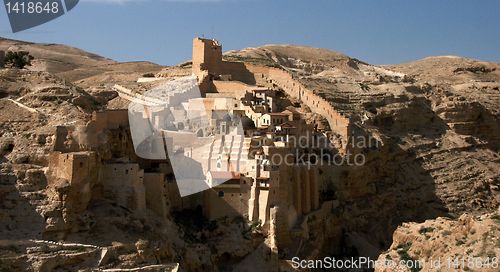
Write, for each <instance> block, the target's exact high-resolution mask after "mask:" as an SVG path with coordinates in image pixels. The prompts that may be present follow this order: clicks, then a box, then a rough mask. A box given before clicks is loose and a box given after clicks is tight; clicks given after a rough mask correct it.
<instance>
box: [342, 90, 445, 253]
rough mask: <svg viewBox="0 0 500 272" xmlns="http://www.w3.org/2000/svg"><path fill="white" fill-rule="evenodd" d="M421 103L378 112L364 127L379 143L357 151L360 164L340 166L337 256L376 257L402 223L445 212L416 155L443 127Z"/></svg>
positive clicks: (431, 145)
mask: <svg viewBox="0 0 500 272" xmlns="http://www.w3.org/2000/svg"><path fill="white" fill-rule="evenodd" d="M422 103H424V104H422ZM427 103H428V101H422V100H420V101H412V102H411V103H410V105H409V107H406V108H403V109H401V111H399V112H396V113H394V112H391V114H387V115H384V114H379V115H378V116H377V119H375V120H373V123H372V124H369V125H368V126H370V125H372V128H374V129H375V130H378V131H379V132H381V133H382V135H384V136H385V137H386V139H385V140H384V145H383V146H381V147H379V148H365V149H363V150H360V151H359V152H362V153H363V154H364V155H365V157H366V164H365V165H363V166H352V167H344V168H342V169H341V170H340V171H341V173H342V174H341V175H340V176H341V181H340V182H339V184H341V185H340V186H339V188H337V190H338V191H339V193H338V195H339V199H340V201H341V205H343V206H344V212H343V214H344V215H343V222H342V225H343V233H344V235H343V237H342V248H343V251H342V252H341V253H340V255H341V257H350V256H365V257H371V258H375V259H376V258H377V257H378V256H379V255H380V254H381V253H382V252H383V251H384V250H386V249H388V248H389V247H390V246H391V244H392V236H393V233H394V231H395V230H396V228H397V227H398V226H400V225H401V224H402V223H404V222H423V221H425V220H428V219H434V218H437V217H450V214H449V213H448V209H447V208H446V205H445V203H443V201H442V200H441V199H440V198H439V197H438V195H437V193H436V184H435V180H434V178H433V177H432V176H431V175H430V173H429V171H428V170H426V169H425V167H424V159H423V158H422V157H421V155H419V154H422V153H425V152H426V151H429V150H432V149H433V148H435V147H436V144H437V142H438V141H439V140H440V139H441V138H442V136H443V135H444V134H445V133H446V130H447V129H448V126H447V124H446V123H445V122H444V121H443V120H442V119H440V118H439V117H438V116H437V115H436V114H435V113H434V112H433V111H432V110H431V109H430V107H428V105H427ZM364 133H365V135H364V136H367V132H365V131H364ZM342 184H343V185H342ZM342 202H343V203H342Z"/></svg>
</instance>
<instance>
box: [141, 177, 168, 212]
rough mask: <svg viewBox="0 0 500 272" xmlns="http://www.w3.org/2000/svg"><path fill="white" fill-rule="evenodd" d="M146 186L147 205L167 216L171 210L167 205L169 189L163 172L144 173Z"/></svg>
mask: <svg viewBox="0 0 500 272" xmlns="http://www.w3.org/2000/svg"><path fill="white" fill-rule="evenodd" d="M143 182H144V188H145V197H146V207H147V208H148V209H150V210H152V211H153V212H155V213H156V214H157V215H158V216H160V217H163V218H166V217H167V215H168V212H169V209H168V207H167V197H168V196H167V190H166V188H165V185H166V184H165V175H164V174H163V173H144V180H143Z"/></svg>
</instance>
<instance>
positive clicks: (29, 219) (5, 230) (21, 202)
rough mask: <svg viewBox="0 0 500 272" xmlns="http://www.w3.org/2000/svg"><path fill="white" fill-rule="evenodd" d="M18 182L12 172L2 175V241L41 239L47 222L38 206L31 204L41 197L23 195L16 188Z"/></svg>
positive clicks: (35, 193) (32, 193) (0, 177)
mask: <svg viewBox="0 0 500 272" xmlns="http://www.w3.org/2000/svg"><path fill="white" fill-rule="evenodd" d="M9 171H12V170H11V169H10V170H9ZM17 180H18V177H17V176H16V175H15V174H14V173H12V172H11V173H5V172H3V171H2V173H0V199H1V202H0V240H28V239H41V238H42V235H43V232H44V230H45V220H44V218H43V217H42V216H41V215H40V214H39V213H38V212H37V211H36V207H37V206H38V205H37V204H33V203H31V202H30V200H31V201H37V198H38V197H39V195H38V193H37V192H25V193H24V194H25V195H23V192H21V191H20V187H19V186H16V185H17V184H18V181H17ZM21 185H22V184H21ZM41 186H42V185H41Z"/></svg>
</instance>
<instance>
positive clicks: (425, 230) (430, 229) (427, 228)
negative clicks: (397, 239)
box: [418, 227, 434, 234]
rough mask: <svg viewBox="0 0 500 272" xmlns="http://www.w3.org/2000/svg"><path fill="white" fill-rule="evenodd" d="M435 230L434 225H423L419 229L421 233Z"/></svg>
mask: <svg viewBox="0 0 500 272" xmlns="http://www.w3.org/2000/svg"><path fill="white" fill-rule="evenodd" d="M433 231H434V228H433V227H422V228H420V230H419V231H418V233H420V234H426V233H428V232H433Z"/></svg>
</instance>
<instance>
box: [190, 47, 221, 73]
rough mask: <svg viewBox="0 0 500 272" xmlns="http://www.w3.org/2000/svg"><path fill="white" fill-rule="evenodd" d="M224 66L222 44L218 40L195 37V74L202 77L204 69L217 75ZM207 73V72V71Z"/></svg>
mask: <svg viewBox="0 0 500 272" xmlns="http://www.w3.org/2000/svg"><path fill="white" fill-rule="evenodd" d="M221 66H222V46H221V45H220V43H219V42H218V41H216V40H210V39H203V38H194V40H193V74H194V75H196V76H197V77H198V79H201V78H202V77H203V76H204V73H203V72H204V71H206V72H208V74H209V75H217V74H219V72H220V68H221ZM205 75H206V73H205Z"/></svg>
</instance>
